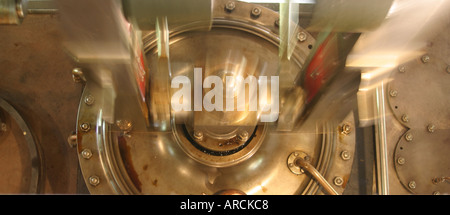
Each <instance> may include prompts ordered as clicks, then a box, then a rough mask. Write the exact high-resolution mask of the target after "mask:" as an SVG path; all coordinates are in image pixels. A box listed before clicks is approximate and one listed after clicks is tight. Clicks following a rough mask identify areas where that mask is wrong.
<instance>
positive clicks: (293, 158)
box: [287, 151, 311, 175]
mask: <svg viewBox="0 0 450 215" xmlns="http://www.w3.org/2000/svg"><path fill="white" fill-rule="evenodd" d="M299 158H301V159H303V160H305V161H306V162H310V160H311V157H309V156H308V154H306V153H305V152H302V151H295V152H292V153H291V154H290V155H289V157H288V159H287V166H288V168H289V170H291V172H292V173H294V174H296V175H301V174H303V173H304V171H303V169H302V168H301V166H299V165H298V164H297V159H299Z"/></svg>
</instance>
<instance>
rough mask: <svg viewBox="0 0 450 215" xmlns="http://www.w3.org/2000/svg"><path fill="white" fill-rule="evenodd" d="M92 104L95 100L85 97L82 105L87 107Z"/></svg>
mask: <svg viewBox="0 0 450 215" xmlns="http://www.w3.org/2000/svg"><path fill="white" fill-rule="evenodd" d="M94 102H95V98H94V96H93V95H87V96H86V97H85V98H84V103H85V104H86V105H88V106H91V105H93V104H94Z"/></svg>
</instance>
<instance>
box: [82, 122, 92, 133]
mask: <svg viewBox="0 0 450 215" xmlns="http://www.w3.org/2000/svg"><path fill="white" fill-rule="evenodd" d="M80 128H81V130H82V131H84V132H88V131H89V130H91V125H90V124H89V123H87V122H85V123H83V124H81V125H80Z"/></svg>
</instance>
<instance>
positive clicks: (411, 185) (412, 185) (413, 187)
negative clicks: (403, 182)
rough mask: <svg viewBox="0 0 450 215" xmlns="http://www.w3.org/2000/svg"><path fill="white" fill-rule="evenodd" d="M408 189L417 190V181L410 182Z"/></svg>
mask: <svg viewBox="0 0 450 215" xmlns="http://www.w3.org/2000/svg"><path fill="white" fill-rule="evenodd" d="M408 187H409V188H411V189H416V182H415V181H410V182H409V183H408Z"/></svg>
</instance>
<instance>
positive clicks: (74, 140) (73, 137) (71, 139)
mask: <svg viewBox="0 0 450 215" xmlns="http://www.w3.org/2000/svg"><path fill="white" fill-rule="evenodd" d="M67 142H68V143H69V146H70V147H71V148H75V147H76V146H77V135H76V133H75V132H73V133H72V135H70V136H69V137H68V138H67Z"/></svg>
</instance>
